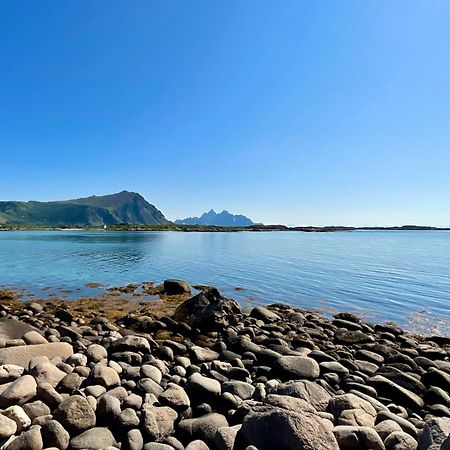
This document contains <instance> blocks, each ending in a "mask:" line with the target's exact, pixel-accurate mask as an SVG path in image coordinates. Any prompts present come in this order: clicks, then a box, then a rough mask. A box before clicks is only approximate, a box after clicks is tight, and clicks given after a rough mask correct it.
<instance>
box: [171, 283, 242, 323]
mask: <svg viewBox="0 0 450 450" xmlns="http://www.w3.org/2000/svg"><path fill="white" fill-rule="evenodd" d="M240 316H241V309H240V307H239V305H238V303H237V302H236V301H234V300H232V299H229V298H226V297H223V296H222V295H221V294H220V292H219V291H218V290H217V289H215V288H208V289H206V290H204V291H203V292H200V293H199V294H197V295H195V296H194V297H192V298H190V299H189V300H186V301H185V302H183V303H182V304H181V305H180V306H178V308H177V309H176V311H175V314H174V318H175V320H177V321H179V322H184V323H187V324H188V325H191V326H192V327H193V328H200V329H202V330H220V329H222V328H224V327H227V326H229V325H231V324H235V323H236V322H237V320H238V318H239V317H240Z"/></svg>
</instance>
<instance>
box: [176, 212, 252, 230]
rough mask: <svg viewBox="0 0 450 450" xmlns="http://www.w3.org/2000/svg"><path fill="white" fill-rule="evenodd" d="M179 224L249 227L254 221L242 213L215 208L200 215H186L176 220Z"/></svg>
mask: <svg viewBox="0 0 450 450" xmlns="http://www.w3.org/2000/svg"><path fill="white" fill-rule="evenodd" d="M174 223H175V224H177V225H209V226H219V227H249V226H251V225H254V222H253V221H252V220H250V219H249V218H248V217H246V216H244V215H242V214H237V215H235V214H231V213H229V212H228V211H226V210H225V209H224V210H223V211H222V212H220V213H216V212H215V211H214V209H210V210H209V211H208V212H206V213H203V214H202V215H201V216H200V217H186V218H185V219H177V220H175V221H174Z"/></svg>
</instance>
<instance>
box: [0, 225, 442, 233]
mask: <svg viewBox="0 0 450 450" xmlns="http://www.w3.org/2000/svg"><path fill="white" fill-rule="evenodd" d="M0 231H120V232H125V231H129V232H136V231H139V232H144V231H153V232H155V231H174V232H184V233H205V232H216V233H236V232H281V231H297V232H303V233H338V232H352V231H450V227H433V226H420V225H402V226H392V227H377V226H371V227H351V226H336V225H331V226H297V227H288V226H286V225H251V226H248V227H221V226H215V225H211V226H209V225H176V224H168V225H131V224H130V225H109V226H107V227H106V228H104V227H95V226H93V227H87V226H67V227H65V226H64V227H62V226H33V225H5V224H3V225H0Z"/></svg>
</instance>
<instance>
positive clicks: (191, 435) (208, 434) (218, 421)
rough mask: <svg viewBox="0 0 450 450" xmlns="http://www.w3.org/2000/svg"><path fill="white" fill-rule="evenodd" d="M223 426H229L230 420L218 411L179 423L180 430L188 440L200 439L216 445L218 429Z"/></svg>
mask: <svg viewBox="0 0 450 450" xmlns="http://www.w3.org/2000/svg"><path fill="white" fill-rule="evenodd" d="M222 427H228V421H227V419H226V418H225V417H224V416H222V415H221V414H218V413H211V414H206V415H205V416H201V417H197V418H195V419H185V420H181V421H180V422H179V424H178V430H179V432H180V433H182V435H184V436H185V438H186V440H187V441H192V440H196V439H199V440H202V441H204V442H206V444H207V445H214V438H215V435H216V433H217V430H219V428H222Z"/></svg>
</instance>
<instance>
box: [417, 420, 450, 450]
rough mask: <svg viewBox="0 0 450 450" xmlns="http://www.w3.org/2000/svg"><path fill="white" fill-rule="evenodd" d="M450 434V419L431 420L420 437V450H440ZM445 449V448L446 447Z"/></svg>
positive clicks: (427, 422)
mask: <svg viewBox="0 0 450 450" xmlns="http://www.w3.org/2000/svg"><path fill="white" fill-rule="evenodd" d="M449 434H450V418H448V417H431V418H429V419H428V420H427V421H426V423H425V426H424V427H423V430H422V433H421V434H420V437H419V450H428V449H430V450H435V449H436V450H438V449H440V448H441V445H442V444H443V443H444V441H445V440H446V439H447V437H448V436H449ZM444 448H445V447H444Z"/></svg>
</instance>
